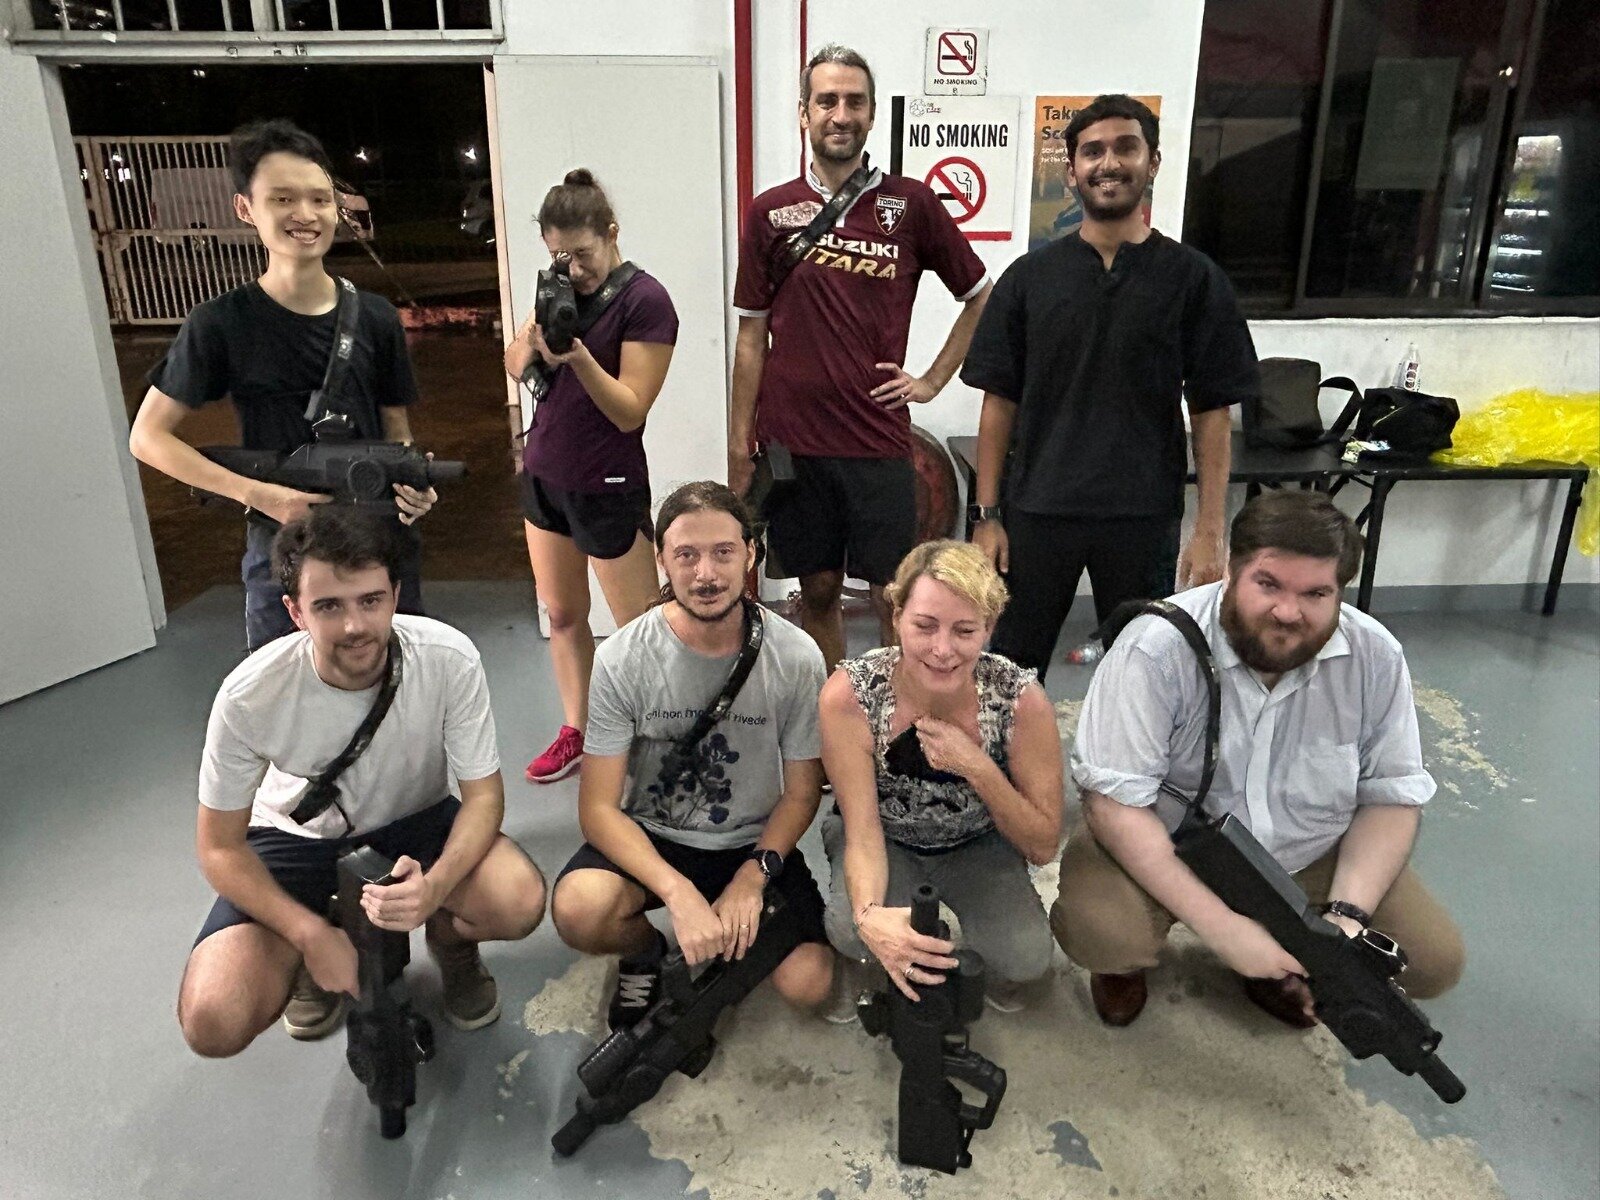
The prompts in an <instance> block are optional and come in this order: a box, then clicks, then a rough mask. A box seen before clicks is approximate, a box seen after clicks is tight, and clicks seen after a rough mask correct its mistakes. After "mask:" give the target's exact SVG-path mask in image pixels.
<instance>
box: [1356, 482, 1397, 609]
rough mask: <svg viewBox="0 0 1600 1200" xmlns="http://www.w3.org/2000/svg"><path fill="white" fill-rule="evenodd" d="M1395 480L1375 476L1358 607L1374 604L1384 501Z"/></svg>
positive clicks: (1368, 510) (1358, 592)
mask: <svg viewBox="0 0 1600 1200" xmlns="http://www.w3.org/2000/svg"><path fill="white" fill-rule="evenodd" d="M1393 486H1394V480H1392V479H1385V478H1384V477H1383V476H1382V475H1377V476H1374V477H1373V480H1372V501H1371V503H1370V504H1368V505H1367V548H1366V552H1365V553H1364V554H1363V555H1362V556H1361V587H1360V588H1359V589H1358V590H1357V592H1356V607H1357V608H1359V609H1360V610H1361V611H1362V612H1368V611H1370V607H1371V604H1372V577H1373V576H1374V575H1376V574H1377V571H1378V539H1379V538H1380V537H1381V536H1382V535H1383V502H1384V501H1385V500H1387V499H1388V498H1389V489H1390V488H1391V487H1393Z"/></svg>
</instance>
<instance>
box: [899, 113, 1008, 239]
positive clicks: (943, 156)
mask: <svg viewBox="0 0 1600 1200" xmlns="http://www.w3.org/2000/svg"><path fill="white" fill-rule="evenodd" d="M1019 109H1020V102H1019V101H1018V98H1017V97H1015V96H954V97H950V96H934V97H927V98H924V97H921V96H908V97H907V96H896V97H895V99H894V128H895V144H894V159H893V167H892V170H893V171H894V173H895V174H897V175H909V176H910V177H911V178H912V179H920V180H921V181H922V182H923V183H925V184H927V185H928V186H929V187H930V188H932V189H933V194H934V195H935V196H937V197H938V198H939V202H940V203H941V204H943V205H944V208H945V211H946V212H948V213H949V214H950V216H951V218H952V219H953V220H954V221H955V223H956V226H957V227H958V228H959V229H960V230H961V232H962V233H963V234H965V235H966V237H967V240H968V241H974V242H1004V241H1010V240H1011V235H1012V225H1013V221H1014V219H1015V212H1016V197H1017V190H1016V182H1017V143H1018V142H1019V141H1020V140H1021V130H1020V129H1019V127H1018V123H1017V122H1018V113H1019Z"/></svg>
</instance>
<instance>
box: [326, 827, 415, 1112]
mask: <svg viewBox="0 0 1600 1200" xmlns="http://www.w3.org/2000/svg"><path fill="white" fill-rule="evenodd" d="M393 870H394V863H392V862H391V861H389V860H388V859H386V858H384V857H383V855H381V854H379V853H378V852H377V851H376V850H373V849H372V848H371V847H369V846H362V847H360V848H359V849H356V850H352V851H350V852H349V853H348V854H345V855H342V856H341V857H340V859H339V862H338V867H337V871H338V881H339V891H338V894H337V895H336V896H335V897H334V899H333V911H334V919H335V922H336V924H337V925H338V926H339V928H340V929H342V930H344V932H345V936H346V937H348V938H349V939H350V941H351V943H352V944H353V945H354V946H355V948H356V958H357V967H356V971H357V977H358V979H359V980H360V984H361V990H360V995H359V996H357V997H356V1001H355V1005H354V1007H353V1008H352V1010H351V1012H350V1015H349V1017H348V1018H347V1019H346V1022H345V1034H346V1038H347V1040H346V1043H345V1059H346V1061H348V1062H349V1064H350V1070H351V1071H353V1072H354V1073H355V1077H356V1078H357V1079H359V1080H360V1081H361V1082H362V1083H363V1084H364V1085H365V1086H366V1089H367V1099H369V1100H371V1101H372V1102H373V1103H374V1104H376V1105H377V1106H378V1130H379V1132H380V1133H382V1134H383V1136H384V1137H386V1138H397V1137H400V1136H401V1135H402V1134H404V1133H405V1131H406V1109H408V1108H410V1107H411V1106H412V1105H413V1104H415V1103H416V1102H417V1066H418V1064H420V1063H425V1062H427V1061H428V1060H429V1059H430V1058H432V1057H433V1026H432V1025H430V1024H428V1021H427V1018H425V1017H422V1016H419V1015H418V1014H416V1013H414V1012H412V1011H411V999H410V995H409V993H408V991H407V989H406V984H405V978H404V973H405V969H406V964H407V963H408V962H410V961H411V938H410V936H409V935H408V934H404V933H396V932H395V931H394V930H391V929H379V928H378V927H377V926H376V925H374V924H373V923H372V922H371V921H369V920H368V919H367V914H366V912H365V911H363V910H362V907H361V889H362V886H363V885H365V884H368V883H380V884H381V883H388V882H390V873H391V872H392V871H393Z"/></svg>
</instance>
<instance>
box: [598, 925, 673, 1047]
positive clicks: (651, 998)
mask: <svg viewBox="0 0 1600 1200" xmlns="http://www.w3.org/2000/svg"><path fill="white" fill-rule="evenodd" d="M662 950H663V944H662V943H661V942H660V941H658V942H657V944H656V946H655V948H654V949H652V950H651V951H649V952H648V953H646V954H642V955H640V956H639V957H637V958H625V959H623V960H622V961H621V962H619V963H617V990H616V991H615V992H613V993H612V995H611V1004H610V1006H609V1007H608V1008H607V1009H606V1024H607V1025H608V1026H610V1027H611V1030H612V1032H615V1031H617V1030H618V1029H629V1028H632V1027H633V1026H634V1025H637V1024H638V1023H639V1021H640V1020H641V1019H642V1018H643V1017H644V1015H645V1013H647V1012H649V1011H650V1006H651V1005H652V1004H654V1003H655V1002H656V997H657V996H658V995H660V993H661V956H662Z"/></svg>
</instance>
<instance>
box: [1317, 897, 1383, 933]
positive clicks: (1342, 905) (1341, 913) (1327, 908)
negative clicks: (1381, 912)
mask: <svg viewBox="0 0 1600 1200" xmlns="http://www.w3.org/2000/svg"><path fill="white" fill-rule="evenodd" d="M1322 913H1323V915H1324V916H1335V917H1349V918H1350V919H1351V920H1352V921H1354V922H1355V923H1356V924H1358V925H1360V926H1361V928H1363V929H1365V928H1366V927H1367V926H1368V925H1371V924H1372V914H1371V913H1369V912H1368V911H1367V910H1366V909H1364V908H1360V907H1357V906H1356V905H1354V904H1351V903H1350V902H1349V901H1348V900H1330V901H1329V902H1328V903H1327V904H1324V905H1323V906H1322Z"/></svg>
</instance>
